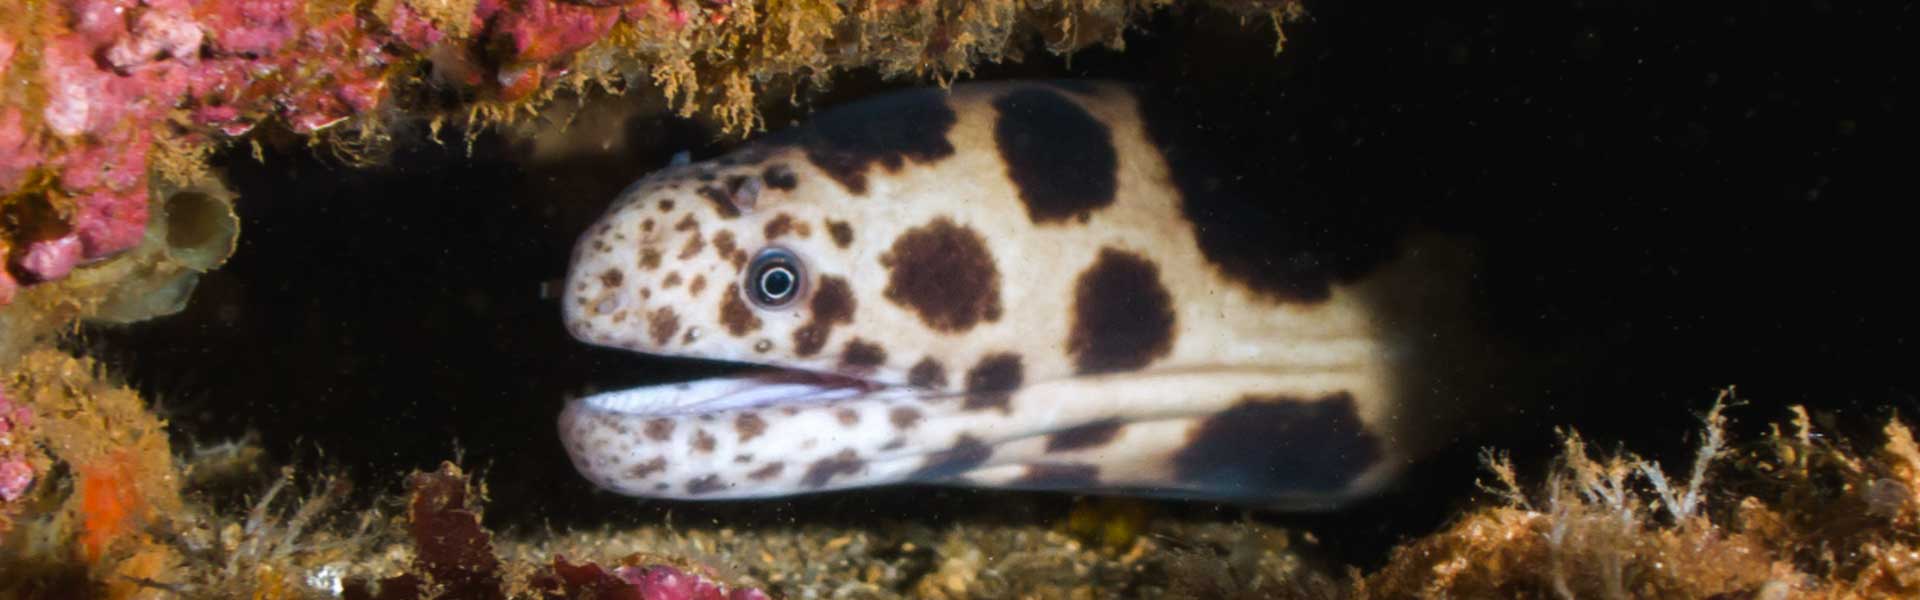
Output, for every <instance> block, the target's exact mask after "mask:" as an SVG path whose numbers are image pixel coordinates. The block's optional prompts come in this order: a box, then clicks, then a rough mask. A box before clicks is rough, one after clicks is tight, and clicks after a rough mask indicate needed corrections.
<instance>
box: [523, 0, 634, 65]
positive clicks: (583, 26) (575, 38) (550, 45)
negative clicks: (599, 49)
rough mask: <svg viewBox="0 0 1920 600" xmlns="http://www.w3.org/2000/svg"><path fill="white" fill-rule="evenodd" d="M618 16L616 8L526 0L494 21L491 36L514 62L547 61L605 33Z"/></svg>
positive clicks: (546, 0)
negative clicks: (515, 9)
mask: <svg viewBox="0 0 1920 600" xmlns="http://www.w3.org/2000/svg"><path fill="white" fill-rule="evenodd" d="M619 17H620V9H618V8H610V7H609V8H596V7H592V6H577V5H572V4H564V3H560V2H556V1H554V0H528V1H527V2H526V3H525V4H524V5H522V6H521V10H519V11H517V12H511V13H507V14H505V15H502V16H501V17H500V20H499V21H498V22H496V23H495V31H496V33H495V34H494V38H495V39H497V40H499V41H501V42H502V43H503V45H504V47H505V49H506V50H507V55H506V56H504V57H502V58H505V59H507V60H510V61H513V62H532V63H550V62H553V61H556V60H559V59H561V58H565V57H567V56H569V55H572V54H573V53H574V52H577V51H579V50H580V49H582V48H586V47H587V46H588V45H591V44H593V42H594V41H595V40H598V39H600V36H602V35H605V34H606V32H607V30H608V29H611V28H613V23H614V21H615V20H617V19H619Z"/></svg>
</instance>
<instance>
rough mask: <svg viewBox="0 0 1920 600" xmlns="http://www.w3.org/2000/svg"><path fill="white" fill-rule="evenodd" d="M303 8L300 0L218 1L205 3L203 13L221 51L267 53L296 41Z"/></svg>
mask: <svg viewBox="0 0 1920 600" xmlns="http://www.w3.org/2000/svg"><path fill="white" fill-rule="evenodd" d="M299 11H300V2H299V0H243V1H227V2H220V1H214V2H203V3H201V4H200V8H199V12H200V15H199V16H200V23H201V24H202V25H203V26H205V27H206V29H207V30H208V31H210V32H212V33H213V44H214V46H215V47H217V48H219V49H220V51H222V52H226V53H230V54H243V55H251V56H266V55H269V54H272V53H273V52H275V51H277V50H279V49H280V48H281V47H282V46H285V45H286V44H287V43H288V42H291V41H293V38H294V34H296V33H298V29H297V25H298V22H297V21H296V17H297V15H298V13H299Z"/></svg>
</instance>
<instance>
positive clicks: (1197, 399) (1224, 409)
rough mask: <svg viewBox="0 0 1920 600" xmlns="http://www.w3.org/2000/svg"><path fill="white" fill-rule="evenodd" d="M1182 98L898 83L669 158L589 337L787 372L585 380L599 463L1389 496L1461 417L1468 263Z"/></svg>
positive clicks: (606, 243)
mask: <svg viewBox="0 0 1920 600" xmlns="http://www.w3.org/2000/svg"><path fill="white" fill-rule="evenodd" d="M1183 109H1184V107H1182V106H1180V105H1179V103H1178V102H1167V101H1164V100H1159V99H1157V98H1156V97H1155V96H1153V95H1152V94H1151V93H1149V92H1148V91H1147V90H1145V88H1140V87H1136V86H1130V85H1122V84H1115V83H1101V82H1091V83H1090V82H997V83H975V84H961V85H957V86H954V87H952V88H950V89H920V90H911V91H904V92H895V93H892V94H889V95H884V96H880V97H876V98H872V99H868V100H864V101H861V102H857V103H853V104H849V105H846V106H841V107H837V108H833V109H829V110H827V111H824V112H822V113H820V114H818V115H816V116H815V117H814V118H813V119H812V120H811V121H809V122H808V123H806V124H803V125H799V126H796V127H793V128H790V129H787V130H783V131H779V132H776V133H774V134H771V135H768V136H765V137H763V138H761V139H758V140H755V141H753V142H749V143H747V144H745V145H743V146H741V147H740V148H738V149H736V150H734V151H732V152H730V153H728V154H725V155H722V156H719V157H717V158H713V159H711V160H705V161H700V162H690V161H680V162H677V163H676V164H674V165H671V166H669V167H667V168H665V169H663V170H660V171H658V172H655V173H652V174H650V175H647V176H646V177H644V178H642V179H640V180H639V181H637V182H636V183H634V184H633V185H632V186H630V187H629V188H628V189H627V190H626V191H625V192H623V193H622V194H621V195H620V196H619V197H618V198H617V199H616V200H615V201H614V203H613V204H612V206H611V207H610V208H609V209H608V211H607V213H606V214H605V216H604V217H602V219H601V220H600V221H598V222H597V223H596V224H594V225H593V226H591V228H590V229H589V230H588V231H587V232H586V233H585V234H584V235H583V236H582V238H581V239H580V241H579V243H578V245H577V248H576V249H575V252H574V255H573V259H572V263H571V267H570V271H569V276H568V279H567V282H566V284H565V285H566V293H565V298H564V300H563V302H564V309H563V310H564V318H565V322H566V326H567V328H568V329H569V331H570V332H571V333H572V335H573V336H575V337H576V338H578V339H579V340H581V341H583V342H586V343H589V344H595V345H600V346H607V347H614V348H621V349H626V350H631V351H635V352H640V353H646V354H655V355H672V356H681V357H694V358H701V359H710V360H717V361H731V362H740V363H751V364H756V365H762V366H765V367H767V369H766V371H765V372H762V373H755V374H751V375H744V376H738V377H726V378H718V379H708V380H701V381H689V382H685V383H677V384H666V385H658V386H649V387H644V388H637V389H627V390H619V391H612V392H605V393H599V394H595V395H592V396H588V397H584V398H578V399H574V400H571V401H570V402H569V403H568V404H567V406H566V408H565V409H564V410H563V411H562V414H561V415H560V418H559V431H560V434H561V438H562V441H563V442H564V444H565V446H566V449H567V451H568V453H569V455H570V456H571V457H572V459H573V463H574V466H575V467H576V468H577V469H578V470H579V471H580V473H582V474H583V475H584V476H585V477H586V478H587V479H589V480H590V481H592V482H593V483H594V484H596V485H598V486H601V487H604V488H606V489H609V490H612V491H615V492H618V493H622V494H628V495H633V496H646V497H663V498H677V499H739V498H763V497H776V496H784V495H791V494H799V493H806V492H818V491H825V490H836V489H846V488H854V487H862V486H876V485H887V484H898V483H939V484H957V485H974V486H987V487H1002V488H1023V489H1041V490H1063V491H1076V492H1091V493H1116V494H1139V495H1153V496H1167V497H1181V498H1196V499H1211V500H1223V501H1239V502H1253V503H1259V504H1263V505H1269V506H1273V505H1278V506H1284V507H1317V506H1330V505H1335V504H1338V503H1340V502H1342V501H1344V500H1347V499H1350V498H1353V497H1355V496H1357V495H1361V494H1365V493H1368V492H1370V491H1373V490H1375V489H1377V488H1378V487H1379V486H1380V485H1381V484H1383V483H1385V482H1388V481H1389V480H1391V478H1392V477H1393V476H1394V475H1395V474H1396V473H1397V472H1399V471H1401V470H1403V468H1404V466H1405V465H1406V464H1407V463H1408V461H1409V460H1411V459H1413V458H1415V457H1416V456H1418V455H1419V453H1420V452H1422V451H1423V450H1425V449H1427V447H1428V446H1430V445H1431V443H1432V441H1433V440H1434V438H1435V437H1436V436H1435V435H1432V434H1433V433H1434V432H1435V431H1436V430H1438V428H1440V427H1442V426H1443V424H1444V422H1446V421H1447V420H1448V419H1446V418H1445V417H1446V416H1447V415H1445V414H1443V413H1446V412H1448V409H1447V408H1445V407H1444V406H1442V407H1440V408H1435V406H1436V405H1435V404H1434V403H1433V402H1431V401H1425V400H1422V399H1420V398H1419V396H1421V395H1422V394H1423V393H1424V392H1425V391H1426V387H1427V386H1426V385H1425V381H1424V380H1423V379H1422V377H1425V375H1422V374H1420V373H1424V371H1419V370H1418V369H1416V368H1414V367H1413V366H1410V365H1412V364H1413V363H1414V362H1416V361H1413V360H1411V357H1412V355H1414V354H1420V353H1426V354H1428V355H1431V350H1430V349H1424V347H1423V346H1422V345H1421V344H1420V342H1421V341H1422V340H1430V339H1432V338H1434V337H1435V336H1436V335H1437V334H1436V333H1435V332H1436V331H1440V330H1442V329H1444V328H1441V327H1433V326H1431V325H1433V324H1434V323H1439V322H1442V320H1444V319H1453V318H1455V311H1453V310H1452V307H1454V306H1456V305H1457V304H1458V300H1459V297H1460V296H1461V294H1460V293H1459V291H1458V289H1459V287H1460V286H1459V281H1460V280H1461V279H1464V278H1465V277H1466V271H1467V270H1468V269H1467V268H1466V267H1465V266H1463V265H1464V264H1465V263H1466V262H1467V260H1466V258H1465V257H1464V255H1463V254H1462V253H1461V252H1458V251H1455V250H1452V249H1451V248H1452V246H1449V245H1446V244H1442V243H1437V242H1428V241H1422V239H1421V238H1419V237H1408V236H1404V235H1400V234H1399V233H1398V232H1397V230H1396V231H1395V232H1387V233H1386V234H1382V235H1373V234H1367V235H1358V234H1351V235H1350V233H1348V232H1343V231H1335V230H1334V229H1333V228H1329V227H1328V226H1326V225H1325V224H1323V223H1317V222H1311V221H1308V219H1310V218H1316V217H1317V215H1321V214H1338V213H1339V212H1340V211H1339V210H1338V207H1333V208H1334V210H1332V211H1331V212H1329V211H1327V210H1317V211H1309V210H1302V209H1300V206H1299V205H1298V204H1297V203H1295V199H1294V198H1290V197H1289V196H1288V193H1289V190H1290V188H1287V187H1285V186H1278V185H1269V184H1268V183H1266V182H1267V181H1268V180H1269V179H1271V177H1270V176H1272V175H1276V173H1273V172H1266V171H1261V172H1250V173H1234V172H1230V168H1238V167H1236V166H1237V165H1245V164H1249V162H1248V160H1247V159H1249V158H1260V157H1248V156H1244V155H1236V154H1235V153H1236V152H1238V151H1239V150H1238V149H1236V148H1233V147H1220V146H1221V145H1222V140H1221V137H1220V134H1223V133H1225V132H1218V131H1209V130H1206V129H1205V128H1195V127H1194V126H1192V125H1190V124H1189V121H1187V120H1183V119H1181V118H1179V116H1180V114H1179V113H1180V112H1181V111H1182V110H1183ZM1281 170H1284V167H1282V169H1281ZM1321 208H1322V209H1325V208H1326V207H1321ZM1346 217H1347V220H1348V221H1352V220H1353V219H1354V218H1356V217H1355V216H1354V215H1351V214H1349V215H1346ZM1357 218H1360V219H1364V218H1365V216H1364V215H1360V216H1359V217H1357ZM1373 233H1375V234H1377V233H1381V232H1373ZM1429 358H1431V356H1429ZM1442 360H1444V359H1442ZM1429 362H1431V360H1430V361H1429ZM1441 435H1444V434H1441Z"/></svg>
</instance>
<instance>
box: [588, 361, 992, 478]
mask: <svg viewBox="0 0 1920 600" xmlns="http://www.w3.org/2000/svg"><path fill="white" fill-rule="evenodd" d="M949 395H950V394H948V393H943V392H934V391H930V390H926V389H921V388H916V387H912V386H905V385H895V384H887V383H881V382H876V381H872V380H866V379H860V378H856V377H850V376H846V375H839V374H831V373H820V372H812V371H801V370H786V369H774V370H769V371H759V372H753V373H749V374H745V375H739V376H727V377H715V378H709V379H700V380H694V381H686V382H679V383H667V384H659V385H651V386H645V387H638V388H630V389H623V390H616V391H609V392H602V393H598V394H593V395H589V396H586V397H582V398H578V399H574V400H571V401H569V402H568V403H567V406H566V408H565V409H564V410H563V411H562V412H561V414H560V418H559V429H560V437H561V440H562V442H563V443H564V444H565V446H566V449H567V453H568V455H569V456H570V457H571V458H572V460H573V464H574V466H575V468H577V469H578V470H579V471H580V473H581V474H582V475H584V476H586V477H587V479H589V480H591V481H592V482H593V483H595V484H596V485H599V486H601V487H603V488H606V489H609V490H612V491H615V492H618V493H622V494H626V495H633V496H649V497H665V498H699V499H722V498H756V497H771V496H783V495H789V494H795V493H802V492H808V491H820V490H826V489H837V488H845V487H858V486H864V485H878V484H884V483H892V482H898V481H904V480H911V479H915V477H914V476H913V473H914V471H915V466H916V465H919V464H920V463H922V462H923V461H924V458H925V456H926V455H927V454H928V453H929V452H934V451H936V450H934V449H929V448H927V447H925V444H923V443H916V442H917V441H924V440H926V439H927V437H926V435H925V434H927V433H929V432H937V431H939V430H940V429H942V428H941V427H936V426H935V425H934V423H935V422H936V421H939V420H941V419H944V418H946V417H947V416H949V415H948V414H947V413H949V412H952V411H953V410H955V409H953V408H950V405H954V404H958V403H956V402H939V401H938V400H940V399H942V398H944V397H947V396H949Z"/></svg>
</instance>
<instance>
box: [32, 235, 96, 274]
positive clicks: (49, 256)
mask: <svg viewBox="0 0 1920 600" xmlns="http://www.w3.org/2000/svg"><path fill="white" fill-rule="evenodd" d="M80 252H81V244H80V236H76V235H65V236H61V237H57V238H54V239H50V240H40V241H38V242H34V243H32V244H28V245H27V251H26V252H24V253H22V254H21V255H20V270H22V271H26V272H27V274H28V275H31V276H33V278H34V279H36V280H39V281H49V280H53V279H59V278H61V277H66V276H67V272H68V271H72V270H73V266H74V265H77V264H80Z"/></svg>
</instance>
